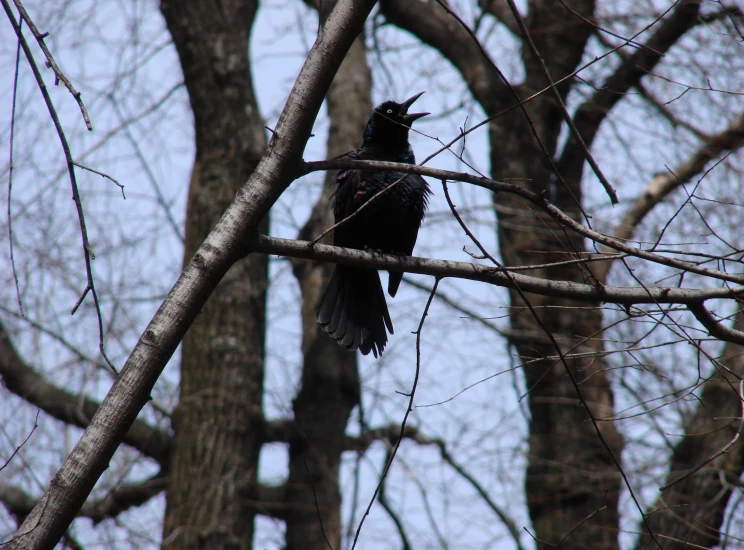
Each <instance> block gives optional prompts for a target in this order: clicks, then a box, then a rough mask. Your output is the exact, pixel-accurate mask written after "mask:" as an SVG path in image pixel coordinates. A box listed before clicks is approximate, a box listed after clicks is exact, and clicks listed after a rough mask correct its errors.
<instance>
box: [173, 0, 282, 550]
mask: <svg viewBox="0 0 744 550" xmlns="http://www.w3.org/2000/svg"><path fill="white" fill-rule="evenodd" d="M256 9H257V3H256V2H255V1H250V0H247V1H246V0H234V1H228V2H222V3H221V4H219V5H217V4H214V3H212V2H205V1H203V0H190V1H187V2H170V1H163V2H162V3H161V11H162V12H163V15H164V16H165V19H166V22H167V25H168V29H169V30H170V32H171V35H172V36H173V41H174V43H175V45H176V49H177V51H178V55H179V58H180V60H181V65H182V67H183V72H184V78H185V82H186V86H187V89H188V92H189V98H190V101H191V106H192V109H193V113H194V122H195V129H196V132H195V133H196V159H195V162H194V168H193V172H192V176H191V182H190V187H189V198H188V207H187V208H188V210H187V215H186V242H185V251H184V263H187V262H188V261H189V260H190V259H191V257H192V256H193V255H194V252H195V251H196V250H197V248H198V247H199V245H200V244H201V243H202V241H203V240H204V238H205V237H206V236H207V234H208V233H209V231H210V230H211V229H212V227H214V225H215V224H216V223H217V221H218V220H219V218H220V216H221V215H222V213H223V212H224V211H225V209H226V208H227V206H228V205H229V204H230V202H231V201H232V200H233V198H234V197H235V193H236V192H237V191H238V189H239V188H240V187H241V186H242V184H243V183H244V182H245V181H246V180H247V179H248V177H249V176H250V174H251V172H252V171H253V169H254V168H255V167H256V165H257V163H258V161H259V160H260V158H261V155H262V154H263V151H264V150H265V146H266V141H265V136H264V130H263V122H262V120H261V117H260V116H259V112H258V108H257V105H256V98H255V96H254V93H253V86H252V82H251V75H250V68H249V58H248V45H249V37H250V32H251V27H252V24H253V18H254V15H255V12H256ZM262 227H263V230H264V231H265V228H266V227H268V220H264V222H263V224H262ZM267 267H268V261H267V258H266V257H265V256H262V255H250V256H249V257H247V258H246V259H244V260H242V261H240V262H238V263H236V264H235V265H233V267H232V268H231V269H230V270H229V271H228V272H227V274H226V275H225V277H224V279H223V280H222V282H221V283H220V284H219V286H218V287H217V289H216V290H215V292H214V294H213V295H212V297H211V298H210V300H209V302H208V303H207V305H206V306H205V307H204V308H203V310H202V312H201V315H200V316H199V317H198V318H197V319H196V321H195V322H194V324H193V325H192V326H191V328H190V329H189V331H188V333H187V334H186V337H185V338H184V341H183V353H182V360H181V386H180V400H179V405H178V407H177V409H176V411H175V414H174V416H173V425H174V428H175V437H174V452H173V455H172V460H171V473H170V476H169V483H168V490H167V508H166V517H165V525H164V531H163V538H164V541H165V543H164V544H165V546H166V547H167V548H169V549H172V548H209V549H218V548H235V549H238V548H242V549H248V548H251V546H252V537H253V515H252V512H250V511H249V510H247V509H245V504H244V503H243V499H244V495H243V492H242V491H239V490H238V488H239V487H242V486H251V485H255V482H256V475H257V465H258V454H259V451H260V444H261V442H260V434H261V424H262V413H261V395H262V386H263V368H264V367H263V357H264V330H265V311H264V310H265V305H266V288H267V281H268V279H267V277H268V271H267ZM249 496H250V495H249Z"/></svg>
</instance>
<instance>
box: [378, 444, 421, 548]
mask: <svg viewBox="0 0 744 550" xmlns="http://www.w3.org/2000/svg"><path fill="white" fill-rule="evenodd" d="M390 452H391V451H388V452H387V453H385V461H384V462H383V464H387V463H388V462H390ZM386 487H387V484H386V483H385V479H383V480H382V485H381V486H380V496H379V498H378V500H379V502H380V505H382V507H383V508H384V509H385V511H386V512H387V513H388V515H389V516H390V519H392V520H393V523H395V528H396V529H397V530H398V534H399V535H400V542H401V544H402V548H403V550H413V549H412V547H411V543H410V541H409V540H408V535H407V534H406V530H405V527H404V525H403V521H402V520H401V519H400V517H398V514H397V512H396V511H395V510H393V507H392V506H391V505H390V503H389V502H388V499H387V493H386V492H385V488H386Z"/></svg>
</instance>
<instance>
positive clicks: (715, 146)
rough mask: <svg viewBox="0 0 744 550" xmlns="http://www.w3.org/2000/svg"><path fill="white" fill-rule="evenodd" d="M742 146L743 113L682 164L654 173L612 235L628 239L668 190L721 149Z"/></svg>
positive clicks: (691, 175)
mask: <svg viewBox="0 0 744 550" xmlns="http://www.w3.org/2000/svg"><path fill="white" fill-rule="evenodd" d="M742 146H744V112H743V113H740V114H739V115H738V116H737V117H736V118H734V120H733V121H732V122H731V124H730V125H729V127H728V128H726V130H724V131H723V132H721V133H720V134H718V135H715V136H712V137H711V138H710V139H709V140H708V141H707V142H705V143H704V144H703V145H702V146H701V147H700V148H699V149H698V150H697V151H695V152H694V153H693V154H692V155H691V156H690V158H688V159H687V160H686V161H685V162H684V163H683V164H682V165H680V166H678V167H677V168H675V169H674V170H670V171H669V172H668V173H666V174H660V175H658V176H656V177H655V178H654V179H653V180H652V181H651V183H650V184H649V186H648V187H647V188H646V190H645V191H644V192H643V194H642V195H641V196H640V197H638V199H636V201H635V202H634V203H633V205H632V206H631V207H630V209H629V210H628V212H627V213H626V214H625V217H624V218H623V220H622V221H621V222H620V223H619V224H618V226H617V228H616V229H615V231H614V235H615V237H616V238H618V239H620V240H627V239H630V238H631V237H632V236H633V233H634V232H635V230H636V228H637V227H638V226H639V225H640V224H641V222H642V221H643V219H644V218H645V217H646V215H647V214H648V213H649V212H650V211H651V210H652V209H653V208H654V206H656V205H657V204H659V203H660V202H661V201H662V200H664V199H665V198H666V197H667V196H668V195H669V194H670V193H671V192H672V191H674V190H675V189H678V188H679V187H681V186H682V185H684V184H685V183H687V182H688V181H690V180H691V179H692V178H693V177H695V176H696V175H697V174H699V173H700V172H702V171H703V169H704V168H705V166H706V165H707V164H708V163H709V162H710V161H711V160H713V159H715V158H716V157H718V156H719V155H720V154H721V153H723V152H724V151H733V150H734V149H738V148H739V147H742Z"/></svg>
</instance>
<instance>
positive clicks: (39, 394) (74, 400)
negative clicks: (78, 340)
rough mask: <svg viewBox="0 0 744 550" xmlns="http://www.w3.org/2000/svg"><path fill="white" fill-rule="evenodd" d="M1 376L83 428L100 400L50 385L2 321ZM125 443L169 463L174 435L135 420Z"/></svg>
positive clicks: (12, 387) (43, 407)
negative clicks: (23, 354) (23, 355)
mask: <svg viewBox="0 0 744 550" xmlns="http://www.w3.org/2000/svg"><path fill="white" fill-rule="evenodd" d="M0 376H2V381H3V384H4V385H5V387H6V388H8V390H9V391H11V392H13V393H14V394H16V395H17V396H19V397H21V398H22V399H25V400H26V401H28V402H29V403H31V404H32V405H34V406H36V407H39V408H40V409H41V410H43V411H44V412H45V413H47V414H48V415H50V416H52V417H54V418H56V419H57V420H61V421H62V422H66V423H67V424H71V425H73V426H78V427H79V428H86V427H87V426H88V424H89V423H90V419H91V418H92V417H93V415H94V414H95V413H96V411H97V410H98V407H99V406H100V405H99V403H96V402H95V401H93V400H91V399H88V398H86V397H83V396H80V395H75V394H72V393H68V392H66V391H65V390H62V389H60V388H58V387H57V386H54V385H53V384H50V383H49V382H48V381H47V380H46V379H45V378H44V377H43V376H41V375H40V374H38V373H37V372H36V371H34V370H33V369H32V368H31V367H30V366H28V365H27V364H26V363H25V362H24V361H23V359H22V358H21V356H20V355H19V354H18V352H17V351H16V350H15V348H14V347H13V344H12V343H11V341H10V337H9V335H8V333H7V332H6V331H5V327H4V326H3V325H2V324H0ZM123 442H124V443H126V444H127V445H129V446H130V447H132V448H134V449H137V450H138V451H139V452H141V453H142V454H143V455H144V456H147V457H150V458H152V459H154V460H156V461H158V463H159V464H161V465H162V466H165V465H167V463H168V455H169V450H170V435H168V434H167V433H166V432H163V431H162V430H159V429H157V428H153V427H151V426H148V425H147V424H146V423H144V422H143V421H141V420H135V421H134V423H133V424H132V426H131V428H130V429H129V430H128V432H126V435H125V436H124V440H123Z"/></svg>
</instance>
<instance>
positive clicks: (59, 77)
mask: <svg viewBox="0 0 744 550" xmlns="http://www.w3.org/2000/svg"><path fill="white" fill-rule="evenodd" d="M13 1H14V3H15V5H16V8H18V12H19V13H20V14H21V18H22V19H23V20H25V21H26V24H27V25H28V28H29V29H30V30H31V33H32V34H33V35H34V38H36V42H38V44H39V47H40V48H41V51H43V52H44V55H45V56H46V58H47V67H49V68H51V69H52V70H53V71H54V78H55V82H54V83H55V84H58V83H59V82H62V84H64V85H65V87H66V88H67V89H68V90H69V91H70V93H71V94H72V97H74V98H75V101H77V104H78V106H79V107H80V112H81V113H82V114H83V120H84V121H85V127H86V128H88V130H89V131H92V130H93V125H92V124H91V123H90V117H89V116H88V111H87V109H86V108H85V105H84V104H83V100H82V99H81V98H80V92H78V91H77V90H76V89H75V87H74V86H73V85H72V83H71V82H70V81H69V80H68V78H67V77H66V76H65V75H64V73H63V72H62V70H61V69H60V68H59V66H58V65H57V62H56V61H54V57H52V53H51V52H50V51H49V48H47V45H46V44H45V43H44V38H46V37H47V36H48V35H49V33H44V34H42V33H40V32H39V29H37V28H36V25H35V24H34V22H33V21H32V20H31V18H30V17H29V16H28V13H27V12H26V8H24V7H23V4H21V1H20V0H13ZM3 5H5V2H3ZM6 11H7V8H6ZM26 55H28V54H26Z"/></svg>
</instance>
